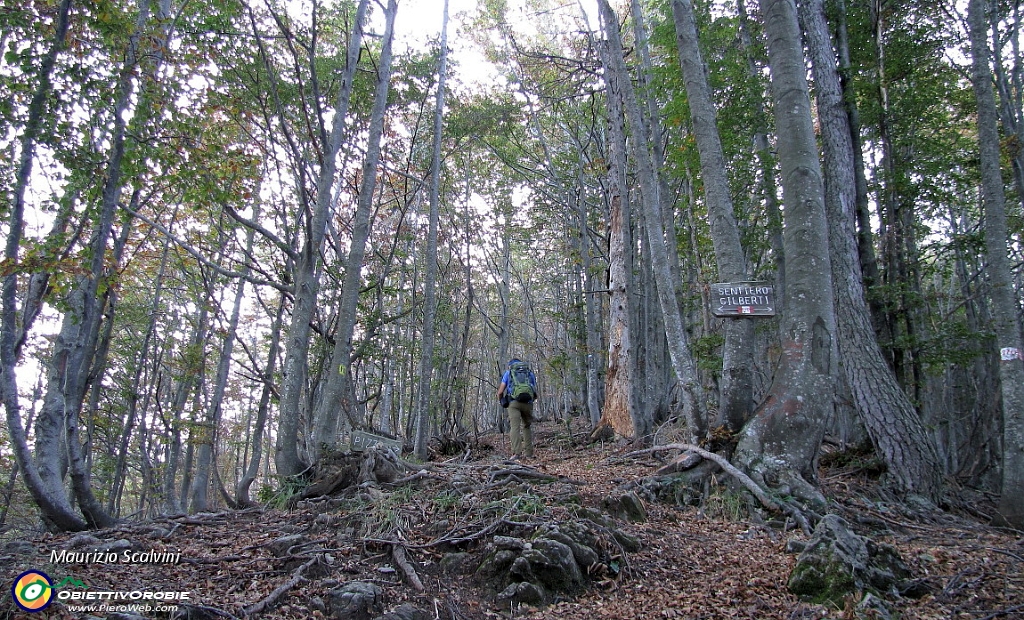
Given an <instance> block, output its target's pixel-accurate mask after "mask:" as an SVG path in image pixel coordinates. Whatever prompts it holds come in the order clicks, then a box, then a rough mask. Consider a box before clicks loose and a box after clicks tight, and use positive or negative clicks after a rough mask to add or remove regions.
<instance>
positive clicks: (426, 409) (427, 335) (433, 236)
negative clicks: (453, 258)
mask: <svg viewBox="0 0 1024 620" xmlns="http://www.w3.org/2000/svg"><path fill="white" fill-rule="evenodd" d="M447 71H448V0H444V12H443V13H442V17H441V58H440V60H439V62H438V69H437V97H436V99H435V100H434V106H435V107H434V145H433V150H432V155H433V161H432V162H431V166H430V216H429V220H430V221H429V223H428V227H427V245H426V247H425V248H424V262H425V263H426V270H427V272H426V274H425V275H424V284H423V287H424V291H423V349H422V351H421V353H420V376H419V387H418V388H417V398H416V408H415V411H414V416H415V418H416V438H415V454H416V458H418V459H420V460H426V458H427V440H428V439H429V438H430V384H431V378H432V377H433V368H434V340H435V335H436V328H435V325H434V319H435V317H436V316H437V227H438V220H439V219H440V207H441V205H440V202H441V130H442V128H443V125H442V122H441V121H442V120H443V115H444V85H445V73H447Z"/></svg>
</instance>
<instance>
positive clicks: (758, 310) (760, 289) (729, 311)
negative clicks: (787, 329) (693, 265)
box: [711, 282, 775, 318]
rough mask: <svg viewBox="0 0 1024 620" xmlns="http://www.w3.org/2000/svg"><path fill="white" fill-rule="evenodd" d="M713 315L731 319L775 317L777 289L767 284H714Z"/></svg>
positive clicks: (712, 291)
mask: <svg viewBox="0 0 1024 620" xmlns="http://www.w3.org/2000/svg"><path fill="white" fill-rule="evenodd" d="M711 313H712V314H714V315H715V316H720V317H731V318H745V317H765V316H775V288H774V287H773V286H772V285H771V284H768V283H767V282H718V283H716V284H712V285H711Z"/></svg>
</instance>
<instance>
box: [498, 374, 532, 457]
mask: <svg viewBox="0 0 1024 620" xmlns="http://www.w3.org/2000/svg"><path fill="white" fill-rule="evenodd" d="M498 399H499V400H500V401H501V406H502V407H507V408H508V419H509V422H510V424H511V426H512V458H518V457H521V456H525V457H527V458H533V431H532V430H530V425H531V424H533V402H534V401H535V400H537V377H536V375H534V374H533V371H532V370H530V366H529V364H527V363H526V362H524V361H522V360H520V359H519V358H515V357H514V358H512V359H511V360H509V362H508V370H506V371H505V374H504V375H502V377H501V385H499V386H498Z"/></svg>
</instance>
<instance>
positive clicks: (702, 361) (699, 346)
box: [693, 333, 725, 373]
mask: <svg viewBox="0 0 1024 620" xmlns="http://www.w3.org/2000/svg"><path fill="white" fill-rule="evenodd" d="M723 344H725V336H724V335H722V334H720V333H712V334H708V335H707V336H701V337H700V338H696V339H694V341H693V358H694V360H696V362H697V366H698V368H700V369H701V370H706V371H708V372H711V373H716V372H721V370H722V350H721V349H722V345H723Z"/></svg>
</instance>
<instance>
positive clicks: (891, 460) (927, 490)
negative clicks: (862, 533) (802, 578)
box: [800, 0, 942, 499]
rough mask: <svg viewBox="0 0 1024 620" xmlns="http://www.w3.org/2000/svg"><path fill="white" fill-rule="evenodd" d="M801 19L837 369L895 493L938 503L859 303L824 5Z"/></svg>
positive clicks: (930, 465)
mask: <svg viewBox="0 0 1024 620" xmlns="http://www.w3.org/2000/svg"><path fill="white" fill-rule="evenodd" d="M800 15H801V19H802V20H803V24H804V34H805V37H804V38H805V41H806V45H807V48H808V51H809V53H810V56H811V62H812V65H813V75H814V86H815V89H814V90H815V94H816V96H817V104H818V118H819V126H820V128H821V130H820V133H821V142H822V149H823V153H824V160H825V167H824V172H825V207H826V210H827V213H828V220H829V224H830V226H829V242H830V249H831V254H830V256H831V263H832V280H833V285H834V286H835V307H836V321H837V324H838V328H839V340H838V344H839V354H840V360H839V364H840V366H841V368H842V371H843V373H844V375H845V378H846V382H847V384H848V386H849V388H850V390H851V392H852V394H853V399H854V402H855V404H856V409H857V413H858V414H859V415H860V418H861V420H862V421H863V422H864V425H865V427H866V428H867V431H868V434H869V435H870V436H871V440H872V443H873V444H874V445H875V449H876V450H877V451H878V453H879V456H881V457H882V459H883V460H884V461H885V463H886V465H887V466H888V470H889V471H888V476H889V479H890V481H891V483H892V485H893V487H894V488H895V490H896V491H897V492H898V493H901V494H918V495H921V496H924V497H926V498H929V499H936V498H937V497H938V493H939V490H940V485H941V479H942V476H941V474H942V469H941V465H940V464H939V460H938V455H937V452H936V450H935V445H934V442H933V441H932V438H931V436H930V435H929V434H928V433H927V432H926V431H925V428H924V425H923V424H922V422H921V418H920V416H919V415H918V413H917V411H916V410H915V409H914V406H913V404H912V403H911V402H910V399H909V398H907V395H906V394H905V393H904V392H903V390H902V389H901V388H900V386H899V384H898V383H897V381H896V376H895V375H894V374H893V373H892V370H891V369H890V368H889V366H888V364H886V361H885V358H884V357H883V356H882V350H881V348H879V346H878V341H877V340H876V339H875V332H874V328H873V327H872V324H871V316H870V313H869V312H868V306H867V302H866V300H865V298H864V285H863V279H862V276H861V269H860V257H859V252H858V247H857V243H856V236H855V232H854V221H855V220H854V218H855V205H856V203H857V195H856V188H857V181H856V179H855V178H854V170H855V162H854V157H853V142H852V140H851V137H850V136H851V132H850V126H849V116H848V115H847V110H846V107H845V105H844V102H843V91H842V87H841V85H840V83H839V73H838V70H837V67H836V62H835V55H834V53H833V50H832V42H831V40H830V38H829V34H828V23H827V21H826V19H825V7H824V2H823V0H805V1H804V2H803V3H802V4H801V7H800Z"/></svg>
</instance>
